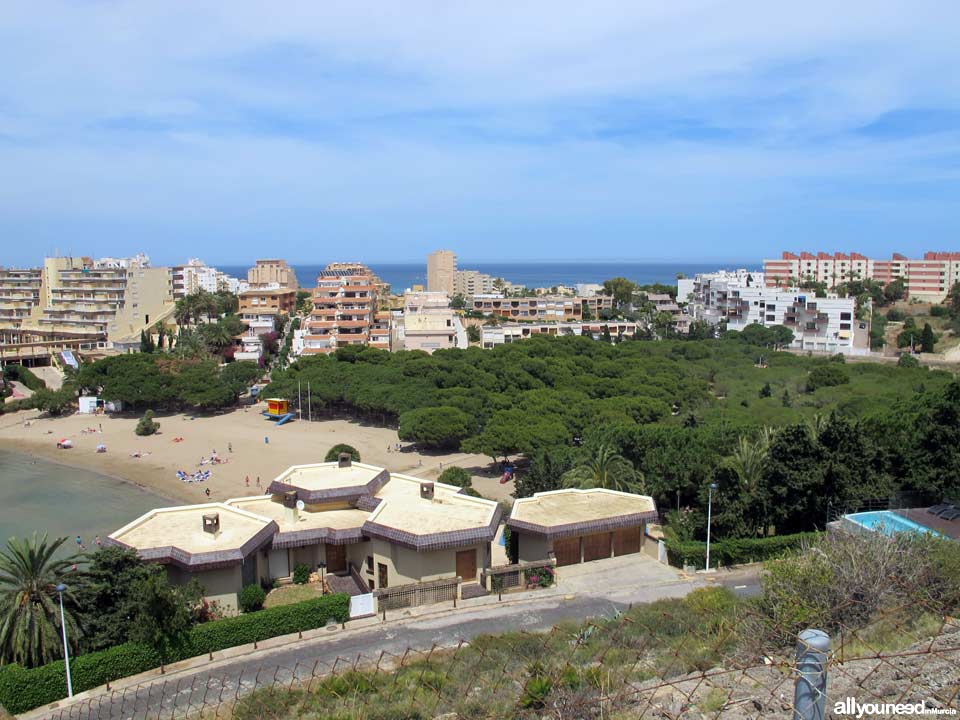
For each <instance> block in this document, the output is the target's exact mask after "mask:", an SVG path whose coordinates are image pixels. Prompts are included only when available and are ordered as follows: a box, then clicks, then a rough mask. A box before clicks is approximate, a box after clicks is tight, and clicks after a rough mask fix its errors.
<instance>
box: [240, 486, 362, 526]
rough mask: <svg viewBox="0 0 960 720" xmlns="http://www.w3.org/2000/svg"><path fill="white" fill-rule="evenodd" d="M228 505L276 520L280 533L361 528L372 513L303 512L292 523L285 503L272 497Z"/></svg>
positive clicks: (244, 500)
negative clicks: (275, 500)
mask: <svg viewBox="0 0 960 720" xmlns="http://www.w3.org/2000/svg"><path fill="white" fill-rule="evenodd" d="M227 505H232V506H233V507H237V508H240V509H242V510H246V511H248V512H252V513H254V514H256V515H262V516H263V517H266V518H270V519H271V520H274V521H275V522H276V523H277V525H278V526H280V532H291V531H295V530H313V529H316V528H334V529H337V530H346V529H348V528H359V527H360V526H361V525H363V523H364V522H365V521H366V519H367V518H368V517H369V516H370V513H368V512H366V511H364V510H353V509H348V510H323V511H321V512H307V511H306V510H302V511H300V512H299V513H298V519H297V521H296V522H290V521H289V520H288V519H287V518H288V515H287V513H286V508H285V507H284V506H283V503H280V502H274V501H273V499H272V496H271V495H255V496H254V497H245V498H233V499H232V500H227Z"/></svg>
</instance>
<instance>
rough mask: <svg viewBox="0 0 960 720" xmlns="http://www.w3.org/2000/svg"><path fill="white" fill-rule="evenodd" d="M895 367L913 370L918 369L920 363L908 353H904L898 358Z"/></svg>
mask: <svg viewBox="0 0 960 720" xmlns="http://www.w3.org/2000/svg"><path fill="white" fill-rule="evenodd" d="M897 365H899V366H900V367H905V368H915V367H920V361H919V360H917V359H916V358H915V357H914V356H913V355H911V354H910V353H904V354H903V355H901V356H900V359H899V360H897Z"/></svg>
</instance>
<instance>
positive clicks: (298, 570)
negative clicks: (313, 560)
mask: <svg viewBox="0 0 960 720" xmlns="http://www.w3.org/2000/svg"><path fill="white" fill-rule="evenodd" d="M309 581H310V566H309V565H304V564H303V563H300V564H299V565H294V567H293V582H294V583H296V584H297V585H306V584H307V583H308V582H309Z"/></svg>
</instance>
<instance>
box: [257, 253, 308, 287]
mask: <svg viewBox="0 0 960 720" xmlns="http://www.w3.org/2000/svg"><path fill="white" fill-rule="evenodd" d="M247 283H248V284H249V285H250V287H251V288H258V287H271V286H274V285H276V286H279V287H282V288H293V289H294V290H297V289H298V288H299V287H300V285H299V284H298V283H297V274H296V273H295V272H294V271H293V268H292V267H290V266H289V265H287V261H286V260H273V259H270V260H257V261H256V262H255V263H254V265H253V267H252V268H250V269H249V270H247Z"/></svg>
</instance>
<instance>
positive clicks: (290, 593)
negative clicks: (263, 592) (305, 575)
mask: <svg viewBox="0 0 960 720" xmlns="http://www.w3.org/2000/svg"><path fill="white" fill-rule="evenodd" d="M321 595H323V591H322V589H321V587H320V583H309V584H307V585H284V586H283V587H278V588H275V589H273V590H271V591H270V592H269V593H267V599H266V600H264V601H263V606H264V607H265V608H271V607H277V606H279V605H291V604H293V603H298V602H303V601H304V600H313V599H314V598H318V597H320V596H321Z"/></svg>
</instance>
